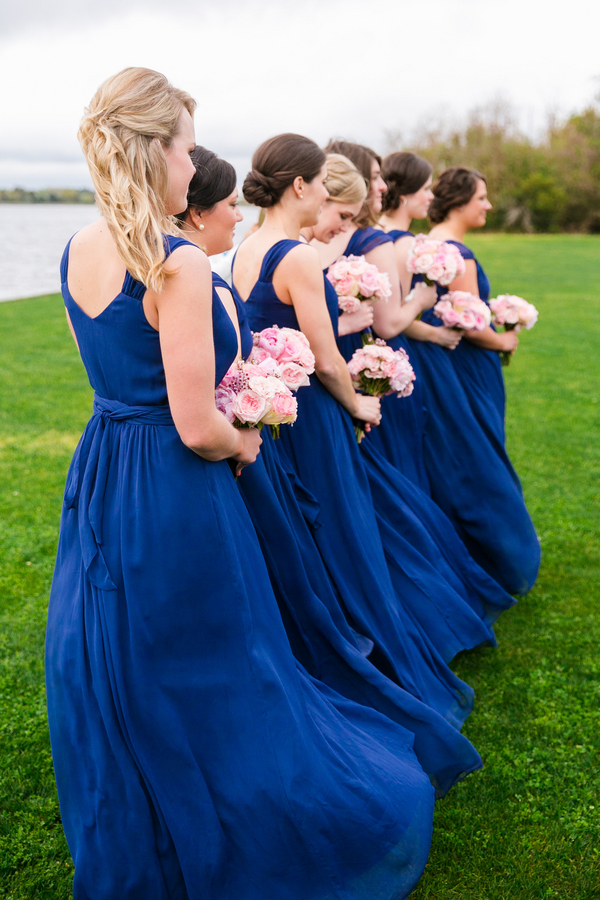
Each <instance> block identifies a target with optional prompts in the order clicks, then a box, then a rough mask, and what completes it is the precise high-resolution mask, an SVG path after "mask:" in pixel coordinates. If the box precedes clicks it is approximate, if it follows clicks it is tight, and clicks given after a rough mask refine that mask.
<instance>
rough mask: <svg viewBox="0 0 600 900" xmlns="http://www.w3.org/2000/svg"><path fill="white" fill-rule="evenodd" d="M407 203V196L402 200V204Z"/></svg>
mask: <svg viewBox="0 0 600 900" xmlns="http://www.w3.org/2000/svg"><path fill="white" fill-rule="evenodd" d="M407 203H408V200H407V199H406V197H405V198H404V200H403V201H402V206H406V204H407Z"/></svg>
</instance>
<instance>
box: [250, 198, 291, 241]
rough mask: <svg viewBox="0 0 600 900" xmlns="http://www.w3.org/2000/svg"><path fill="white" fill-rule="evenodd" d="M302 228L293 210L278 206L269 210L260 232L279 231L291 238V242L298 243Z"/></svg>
mask: <svg viewBox="0 0 600 900" xmlns="http://www.w3.org/2000/svg"><path fill="white" fill-rule="evenodd" d="M300 227H301V222H300V221H299V219H298V217H297V216H295V215H294V214H293V213H292V212H291V210H289V209H286V208H285V207H284V206H283V205H280V204H278V205H277V206H273V207H271V208H270V209H267V213H266V215H265V221H264V222H263V224H262V225H261V227H260V230H261V231H262V232H265V231H279V232H280V233H282V234H285V236H286V237H288V238H290V240H292V241H297V240H298V239H299V238H300Z"/></svg>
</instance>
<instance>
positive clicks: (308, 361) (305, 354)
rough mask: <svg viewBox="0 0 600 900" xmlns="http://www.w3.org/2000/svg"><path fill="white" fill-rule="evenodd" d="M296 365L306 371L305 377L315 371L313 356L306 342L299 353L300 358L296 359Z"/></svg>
mask: <svg viewBox="0 0 600 900" xmlns="http://www.w3.org/2000/svg"><path fill="white" fill-rule="evenodd" d="M298 365H299V366H302V368H303V369H305V370H306V374H307V375H312V373H313V372H314V371H315V355H314V353H313V352H312V350H311V349H310V346H309V345H308V341H307V342H306V346H305V347H303V348H302V350H301V351H300V356H299V357H298Z"/></svg>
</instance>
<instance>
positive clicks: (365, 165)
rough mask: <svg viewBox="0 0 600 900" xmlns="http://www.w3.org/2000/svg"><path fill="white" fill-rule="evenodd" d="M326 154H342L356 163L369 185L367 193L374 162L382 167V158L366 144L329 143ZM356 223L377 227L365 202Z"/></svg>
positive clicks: (363, 226)
mask: <svg viewBox="0 0 600 900" xmlns="http://www.w3.org/2000/svg"><path fill="white" fill-rule="evenodd" d="M325 153H340V154H341V155H342V156H345V157H347V159H349V160H350V161H351V162H353V163H354V165H355V166H356V168H357V169H358V171H359V172H360V174H361V175H362V177H363V178H364V179H365V183H366V185H367V192H368V191H369V190H370V189H371V168H372V165H373V160H376V161H377V162H378V163H379V165H381V157H380V156H379V154H378V153H375V151H374V150H371V148H370V147H365V145H364V144H355V143H353V142H352V141H334V140H332V141H329V143H328V144H327V146H326V147H325ZM354 222H355V224H356V225H358V227H359V228H366V227H367V226H368V225H375V224H376V222H377V219H376V218H375V217H374V216H373V214H372V213H371V210H370V209H369V205H368V203H367V202H366V201H365V203H364V204H363V208H362V209H361V211H360V212H359V214H358V215H357V216H356V217H355V219H354Z"/></svg>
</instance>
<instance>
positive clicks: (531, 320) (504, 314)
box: [490, 294, 538, 366]
mask: <svg viewBox="0 0 600 900" xmlns="http://www.w3.org/2000/svg"><path fill="white" fill-rule="evenodd" d="M490 309H491V311H492V318H493V320H494V325H504V330H505V331H520V330H521V328H526V329H527V330H528V331H529V329H531V328H533V326H534V325H535V323H536V322H537V320H538V311H537V309H536V308H535V306H534V305H533V304H532V303H528V302H527V300H524V299H523V298H522V297H517V296H515V295H514V294H500V295H499V296H498V297H496V298H495V299H494V300H490ZM510 357H511V354H510V353H506V352H502V353H501V354H500V358H501V360H502V365H503V366H507V365H508V364H509V362H510Z"/></svg>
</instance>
